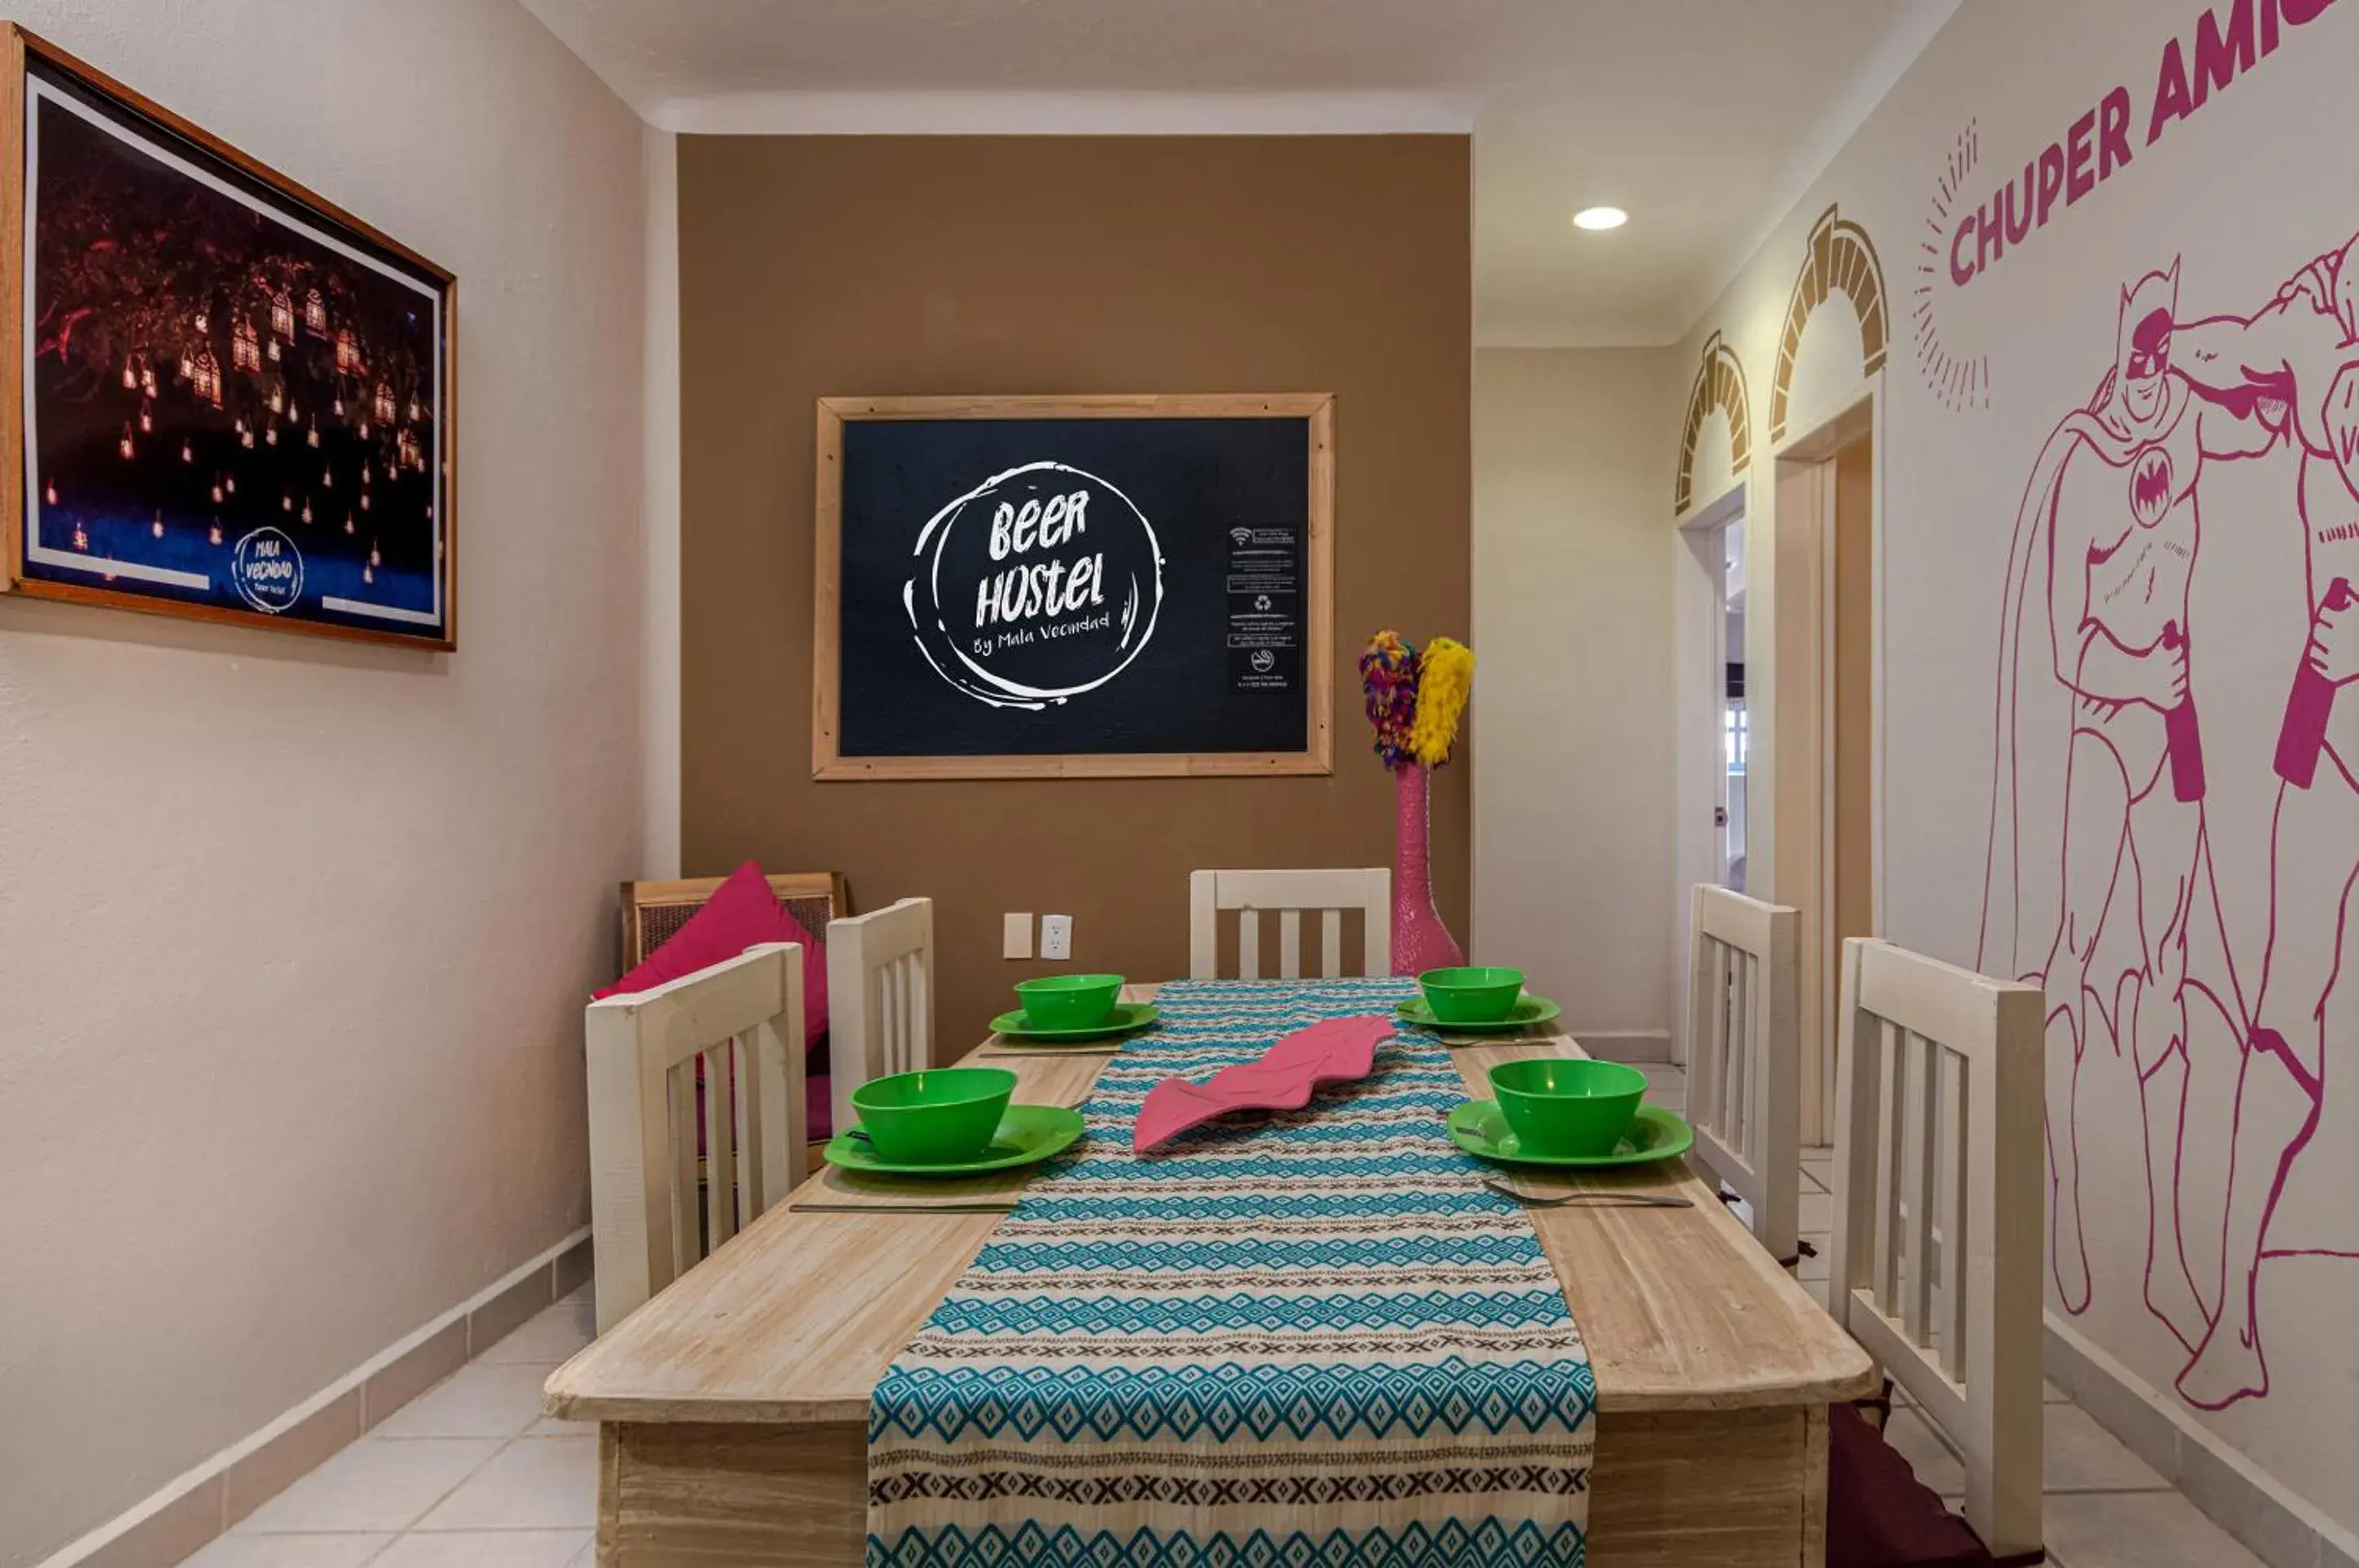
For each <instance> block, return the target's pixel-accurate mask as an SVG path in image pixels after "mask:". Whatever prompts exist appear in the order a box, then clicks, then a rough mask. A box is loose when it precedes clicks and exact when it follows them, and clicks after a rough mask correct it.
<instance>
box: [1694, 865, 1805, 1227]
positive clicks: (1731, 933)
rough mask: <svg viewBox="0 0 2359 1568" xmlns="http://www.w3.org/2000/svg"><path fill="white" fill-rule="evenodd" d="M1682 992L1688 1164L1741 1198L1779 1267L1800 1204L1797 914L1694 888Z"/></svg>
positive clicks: (1739, 896) (1797, 1221) (1732, 894)
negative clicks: (1690, 1146) (1690, 1132)
mask: <svg viewBox="0 0 2359 1568" xmlns="http://www.w3.org/2000/svg"><path fill="white" fill-rule="evenodd" d="M1691 913H1692V924H1693V927H1694V937H1693V940H1692V950H1691V953H1690V979H1689V985H1688V1074H1689V1078H1688V1119H1689V1120H1690V1121H1691V1122H1692V1123H1693V1124H1694V1126H1695V1134H1696V1142H1695V1152H1696V1157H1697V1158H1698V1160H1699V1162H1701V1164H1703V1165H1704V1166H1705V1167H1706V1168H1707V1169H1709V1170H1710V1171H1711V1172H1712V1174H1713V1175H1715V1176H1717V1177H1719V1178H1720V1180H1721V1181H1722V1182H1723V1184H1725V1185H1727V1186H1728V1187H1729V1188H1730V1189H1731V1190H1733V1191H1734V1193H1735V1194H1736V1195H1737V1196H1739V1197H1741V1198H1743V1199H1744V1200H1745V1206H1746V1207H1747V1208H1749V1209H1750V1210H1751V1211H1752V1214H1753V1232H1754V1234H1755V1235H1756V1236H1757V1237H1759V1238H1760V1239H1761V1245H1762V1246H1764V1247H1766V1248H1767V1249H1769V1253H1770V1255H1771V1256H1772V1257H1774V1258H1777V1260H1780V1261H1781V1262H1784V1261H1790V1260H1793V1259H1795V1258H1796V1257H1798V1256H1799V1247H1800V1219H1801V1205H1802V1195H1801V1188H1802V1148H1801V1143H1802V1106H1801V1071H1802V1066H1801V1032H1802V1013H1801V1009H1802V996H1801V986H1800V973H1799V968H1798V959H1797V954H1798V952H1799V941H1800V932H1801V926H1800V921H1801V916H1800V915H1799V914H1797V913H1796V912H1795V911H1793V910H1791V909H1788V908H1786V907H1785V906H1783V905H1780V904H1771V903H1761V902H1760V901H1759V900H1757V899H1750V898H1746V897H1745V895H1744V894H1743V893H1737V892H1730V891H1729V890H1728V889H1726V888H1723V887H1712V886H1710V885H1709V884H1701V883H1700V884H1698V885H1697V887H1696V889H1695V892H1694V895H1693V899H1692V906H1691Z"/></svg>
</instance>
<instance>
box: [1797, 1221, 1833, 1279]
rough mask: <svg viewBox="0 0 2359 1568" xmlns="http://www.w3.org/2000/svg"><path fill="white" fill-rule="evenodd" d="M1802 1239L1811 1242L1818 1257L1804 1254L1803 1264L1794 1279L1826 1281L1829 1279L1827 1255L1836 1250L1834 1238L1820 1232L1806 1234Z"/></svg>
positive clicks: (1798, 1268)
mask: <svg viewBox="0 0 2359 1568" xmlns="http://www.w3.org/2000/svg"><path fill="white" fill-rule="evenodd" d="M1802 1239H1803V1240H1805V1241H1807V1242H1809V1243H1810V1245H1811V1246H1812V1247H1814V1248H1816V1249H1818V1256H1816V1257H1812V1256H1810V1254H1809V1253H1807V1252H1806V1253H1804V1254H1803V1255H1802V1261H1801V1263H1800V1264H1799V1266H1798V1267H1797V1268H1796V1269H1795V1271H1794V1277H1795V1278H1796V1279H1798V1280H1823V1279H1825V1278H1826V1277H1827V1255H1828V1254H1829V1253H1830V1252H1832V1251H1833V1250H1834V1245H1835V1243H1834V1238H1833V1237H1832V1236H1829V1235H1827V1234H1826V1233H1825V1232H1823V1231H1819V1232H1806V1233H1805V1234H1804V1235H1803V1237H1802Z"/></svg>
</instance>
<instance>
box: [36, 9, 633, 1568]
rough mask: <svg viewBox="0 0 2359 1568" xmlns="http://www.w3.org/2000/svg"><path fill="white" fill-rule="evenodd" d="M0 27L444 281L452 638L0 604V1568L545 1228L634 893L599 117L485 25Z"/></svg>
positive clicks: (629, 447) (465, 15)
mask: <svg viewBox="0 0 2359 1568" xmlns="http://www.w3.org/2000/svg"><path fill="white" fill-rule="evenodd" d="M0 15H5V16H8V17H12V18H17V19H21V20H23V21H24V22H25V23H26V24H27V26H29V27H33V28H34V29H35V30H36V31H38V32H40V33H42V34H44V35H45V36H47V37H49V38H53V39H54V40H55V41H57V42H58V43H60V44H61V45H63V46H64V47H65V48H67V49H71V50H73V51H75V52H76V53H78V54H81V55H82V56H83V57H84V58H85V59H89V60H91V61H92V63H94V64H96V65H98V66H100V67H102V68H103V69H104V70H108V71H110V72H112V73H114V74H115V75H117V76H119V77H120V78H122V79H123V80H124V81H127V82H129V83H130V84H132V85H133V86H135V87H136V88H138V89H140V90H142V91H144V92H147V93H149V94H151V95H152V96H154V97H156V98H157V99H158V100H160V101H161V102H162V103H165V104H167V105H168V106H169V107H171V108H173V109H176V110H179V112H181V113H183V114H187V115H189V116H190V117H191V118H193V119H194V120H196V121H197V122H198V123H199V124H203V125H205V126H207V127H208V128H210V129H212V131H214V132H216V133H218V134H220V135H223V136H225V137H227V138H228V139H229V140H231V141H232V142H234V143H236V144H238V145H240V146H244V147H245V149H246V150H248V151H249V152H251V153H253V154H254V155H255V156H256V157H260V158H262V159H264V160H266V161H267V162H270V163H272V164H275V165H277V167H279V168H282V169H284V170H285V171H286V172H287V173H288V174H290V175H292V176H293V177H295V178H298V179H299V180H302V181H303V182H305V183H307V184H309V185H310V186H311V187H312V188H314V189H318V190H320V191H321V192H322V193H323V194H325V195H327V196H328V197H330V198H332V200H336V201H338V202H340V203H342V204H343V205H345V206H347V207H349V208H350V209H351V210H352V211H354V212H356V213H358V214H360V215H361V216H363V217H364V218H366V219H368V220H369V221H371V222H374V223H376V224H377V225H379V226H381V227H382V228H384V229H386V231H387V232H391V233H393V234H395V235H397V236H398V237H399V238H401V239H402V240H404V241H405V242H407V243H410V244H412V245H414V246H416V247H417V248H418V249H419V250H420V251H422V252H424V253H425V254H427V255H429V256H431V257H433V258H434V259H435V260H436V261H438V262H440V263H442V264H443V265H447V266H449V267H451V268H452V269H454V270H455V271H456V272H457V274H458V276H459V279H460V290H459V302H460V304H459V315H458V321H459V330H460V350H459V363H460V366H461V373H462V396H461V397H460V400H459V408H460V413H461V425H460V428H459V434H458V450H459V482H458V488H459V493H460V495H461V496H462V498H463V506H462V517H461V524H462V529H461V535H460V536H461V538H462V541H463V543H464V548H463V550H462V577H461V603H462V607H463V613H462V617H461V621H460V650H459V652H458V653H457V654H453V655H451V656H448V657H438V656H431V655H427V654H416V653H410V652H408V651H400V650H390V649H386V650H377V649H369V648H363V647H347V646H343V645H340V644H332V643H322V642H319V641H316V640H313V639H309V638H298V637H292V636H284V635H272V634H269V633H261V632H253V631H245V630H232V629H223V628H213V627H204V626H198V625H194V624H190V623H188V622H176V621H168V620H161V619H157V618H153V617H147V616H136V615H131V614H125V613H122V612H117V611H97V610H89V609H83V608H81V607H77V606H72V605H61V604H46V603H27V602H20V601H16V600H0V803H5V810H0V1412H5V1414H4V1415H0V1564H7V1565H9V1568H16V1565H19V1564H24V1563H31V1562H34V1561H37V1560H38V1559H39V1558H40V1557H42V1556H43V1555H45V1554H46V1553H47V1552H49V1551H50V1550H51V1549H53V1548H55V1547H57V1546H59V1545H60V1544H61V1543H62V1542H64V1541H67V1540H69V1539H71V1538H72V1537H73V1536H75V1535H78V1534H79V1533H81V1532H82V1531H83V1530H87V1529H89V1528H91V1527H92V1526H94V1525H96V1524H98V1523H100V1522H101V1521H102V1520H103V1519H108V1518H110V1517H112V1516H113V1515H114V1513H116V1512H118V1511H119V1510H121V1509H124V1508H125V1507H126V1506H128V1505H130V1504H131V1503H133V1502H134V1501H135V1500H136V1499H138V1498H142V1497H144V1496H145V1495H147V1493H149V1492H150V1491H152V1490H154V1489H155V1488H156V1487H158V1486H160V1485H161V1484H163V1483H164V1482H166V1481H168V1480H169V1479H170V1478H171V1477H172V1476H175V1475H177V1474H179V1472H181V1471H183V1470H185V1469H187V1468H189V1467H190V1466H191V1465H196V1464H198V1463H199V1462H200V1461H201V1460H203V1459H205V1458H206V1457H207V1456H208V1455H210V1454H212V1453H213V1452H214V1451H216V1450H218V1449H219V1448H220V1447H222V1446H223V1444H228V1443H230V1442H232V1441H234V1440H235V1439H238V1438H240V1437H242V1436H244V1435H245V1434H246V1433H250V1432H252V1431H253V1430H254V1429H255V1428H256V1427H258V1426H261V1425H262V1424H264V1423H265V1422H268V1421H270V1420H271V1419H273V1418H274V1417H276V1416H277V1415H278V1414H279V1413H280V1412H281V1411H285V1410H287V1409H288V1407H290V1406H291V1405H294V1404H295V1403H297V1402H298V1401H299V1400H303V1399H304V1398H306V1397H307V1396H309V1395H310V1394H311V1393H312V1392H313V1391H315V1390H319V1389H321V1387H323V1386H324V1385H326V1384H327V1383H329V1382H330V1381H332V1380H333V1379H336V1378H337V1377H338V1376H340V1375H341V1374H342V1373H344V1372H345V1371H347V1370H349V1369H350V1368H353V1367H354V1366H355V1365H356V1364H358V1363H359V1362H361V1361H362V1360H364V1358H366V1357H369V1356H371V1355H373V1354H374V1353H375V1352H376V1351H378V1350H380V1349H382V1348H384V1347H385V1346H387V1345H389V1344H390V1343H392V1342H393V1341H394V1340H396V1339H397V1338H399V1337H400V1336H402V1335H404V1334H406V1333H408V1331H409V1330H411V1329H413V1328H415V1327H417V1326H418V1325H420V1324H422V1323H424V1322H425V1321H427V1320H428V1319H429V1318H431V1317H433V1316H434V1315H435V1314H438V1313H440V1312H442V1311H444V1310H445V1309H447V1308H449V1307H451V1306H453V1305H454V1304H456V1303H459V1302H461V1301H462V1300H464V1299H465V1298H466V1297H468V1296H469V1295H471V1294H472V1293H473V1292H476V1291H477V1290H479V1289H481V1288H482V1287H484V1285H486V1284H488V1283H489V1282H491V1281H494V1280H495V1279H497V1278H498V1277H499V1276H500V1275H502V1274H503V1273H505V1272H506V1271H508V1270H509V1269H510V1268H512V1267H513V1266H515V1265H516V1264H518V1263H520V1262H522V1261H524V1260H527V1259H528V1258H530V1257H532V1256H534V1255H535V1254H536V1253H538V1252H540V1251H542V1250H544V1249H547V1248H549V1247H550V1246H551V1245H552V1244H553V1243H555V1242H557V1241H559V1240H560V1239H561V1238H564V1237H565V1236H566V1235H568V1234H569V1233H570V1232H571V1231H572V1230H573V1229H574V1228H575V1227H578V1226H579V1225H580V1224H582V1221H583V1220H584V1218H585V1217H586V1214H587V1207H588V1205H587V1198H588V1192H587V1184H586V1182H585V1180H584V1175H583V1173H584V1168H585V1157H584V1152H583V1133H582V1067H581V1034H580V1028H581V1024H580V1018H581V1014H580V1000H581V997H582V993H583V991H584V990H585V989H587V987H588V986H589V985H590V984H591V983H592V981H593V980H595V979H598V978H600V977H602V976H603V975H605V974H606V973H608V972H609V966H610V959H611V954H612V952H613V950H614V936H613V932H612V926H611V918H612V902H613V894H612V891H611V890H612V888H613V885H614V881H615V880H616V879H617V878H619V877H622V876H625V875H628V874H630V873H632V872H633V871H636V866H637V848H636V840H637V837H638V832H639V819H638V801H639V791H640V784H639V778H640V762H639V720H638V707H639V697H638V686H637V681H636V673H635V671H636V648H637V641H638V632H637V627H638V623H639V622H638V616H639V588H638V581H639V573H640V562H639V557H638V555H637V553H636V551H637V543H636V512H637V509H638V505H639V497H640V474H639V457H638V454H639V447H640V424H639V406H640V397H641V393H640V291H641V268H642V257H641V229H642V224H641V197H640V189H641V186H640V180H639V126H638V123H637V122H636V120H635V119H634V118H633V117H632V115H631V114H630V113H629V112H628V111H627V110H626V109H625V107H624V106H623V105H622V104H621V103H620V102H619V101H617V100H616V99H614V97H613V96H612V95H611V94H610V93H608V92H606V90H605V89H604V88H603V87H602V86H601V85H600V84H599V83H598V81H596V80H595V79H594V78H593V77H592V75H591V74H590V72H589V71H588V70H586V69H585V68H583V67H582V65H581V64H580V63H579V62H578V61H576V60H575V59H573V58H572V57H571V55H569V54H567V53H566V52H565V51H564V50H563V49H561V48H560V47H559V45H558V44H557V43H556V41H555V40H554V39H553V38H550V37H549V35H548V34H547V33H546V32H545V31H544V30H543V29H542V28H541V27H540V26H539V25H538V23H536V22H535V21H533V20H532V18H531V17H530V16H527V14H526V13H525V12H524V11H523V10H522V9H521V8H519V7H517V6H516V5H510V4H507V3H506V0H496V3H495V0H407V3H405V4H402V5H389V4H378V5H342V4H340V5H316V4H305V3H302V0H208V3H207V4H204V5H186V4H180V3H177V0H107V3H106V4H104V5H93V4H91V3H89V0H38V3H32V4H26V3H21V0H20V3H15V4H6V5H0Z"/></svg>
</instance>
